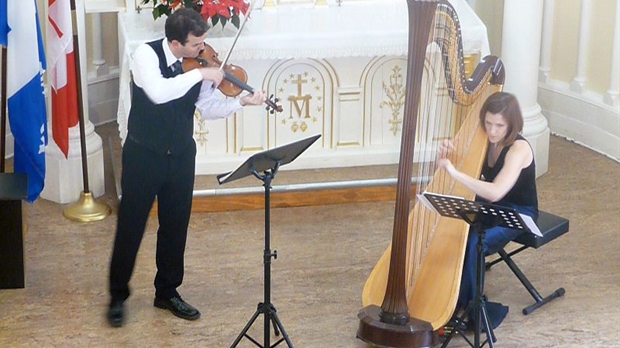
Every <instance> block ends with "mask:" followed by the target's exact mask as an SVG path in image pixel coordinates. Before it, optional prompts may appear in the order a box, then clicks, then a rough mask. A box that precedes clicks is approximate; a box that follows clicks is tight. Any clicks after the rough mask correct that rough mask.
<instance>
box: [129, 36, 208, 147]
mask: <svg viewBox="0 0 620 348" xmlns="http://www.w3.org/2000/svg"><path fill="white" fill-rule="evenodd" d="M164 44H165V43H164ZM148 45H149V46H151V47H152V48H153V50H154V51H155V53H156V54H157V57H158V58H159V69H160V70H161V73H162V75H163V76H164V77H166V78H170V77H173V76H174V75H176V74H175V73H173V72H172V70H171V69H170V68H168V66H167V64H166V55H165V54H164V49H163V47H162V42H161V40H157V41H152V42H149V43H148ZM136 64H140V62H136ZM200 85H201V83H200V82H199V83H197V84H196V85H195V86H193V87H192V88H191V89H190V90H189V91H188V92H187V93H186V94H185V95H184V96H182V97H181V98H178V99H175V100H171V101H169V102H166V103H163V104H155V103H153V102H152V101H151V99H150V98H149V97H148V96H147V95H146V93H145V92H144V90H143V89H142V88H140V87H138V86H137V85H136V84H135V83H132V84H131V93H132V97H131V110H130V111H129V120H128V122H127V132H128V133H127V138H129V139H131V140H132V141H134V142H136V143H138V144H140V145H142V146H144V147H147V148H148V149H150V150H153V151H154V152H157V153H161V154H171V155H177V154H180V153H182V152H183V151H184V150H186V148H187V147H188V146H190V145H192V144H194V139H193V137H192V136H193V132H194V112H195V111H196V106H195V103H196V100H198V95H199V94H200Z"/></svg>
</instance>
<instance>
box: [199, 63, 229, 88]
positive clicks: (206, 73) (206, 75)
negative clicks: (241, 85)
mask: <svg viewBox="0 0 620 348" xmlns="http://www.w3.org/2000/svg"><path fill="white" fill-rule="evenodd" d="M199 70H200V73H201V74H202V79H203V80H207V81H211V82H213V86H214V87H217V86H219V85H220V83H222V80H223V79H224V72H223V71H221V70H220V69H218V68H200V69H199Z"/></svg>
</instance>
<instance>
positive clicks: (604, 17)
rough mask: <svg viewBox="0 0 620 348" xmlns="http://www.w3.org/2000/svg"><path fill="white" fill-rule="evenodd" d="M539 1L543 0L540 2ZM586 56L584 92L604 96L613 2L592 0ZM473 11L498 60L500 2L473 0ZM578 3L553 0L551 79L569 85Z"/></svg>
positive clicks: (575, 51) (575, 46)
mask: <svg viewBox="0 0 620 348" xmlns="http://www.w3.org/2000/svg"><path fill="white" fill-rule="evenodd" d="M540 1H542V0H540ZM591 4H592V21H591V22H590V23H589V30H590V36H589V45H588V47H587V48H586V50H587V54H586V59H587V69H586V70H587V71H586V80H587V89H588V90H591V91H592V92H595V93H598V94H604V93H605V92H606V91H607V89H609V74H610V73H611V71H610V70H611V48H612V46H611V38H612V37H613V29H614V15H615V13H616V1H614V0H591ZM475 11H476V13H477V14H478V16H479V17H480V18H481V19H482V21H483V22H484V23H485V24H486V26H487V31H488V35H489V44H490V46H491V54H494V55H498V56H500V57H501V42H502V35H501V34H502V24H503V20H502V18H503V0H476V1H475ZM580 12H581V0H555V6H554V13H553V37H552V55H551V78H552V79H554V80H558V81H562V82H566V83H570V82H571V81H572V79H573V78H574V77H575V75H576V72H577V56H578V45H579V25H580V24H579V23H580Z"/></svg>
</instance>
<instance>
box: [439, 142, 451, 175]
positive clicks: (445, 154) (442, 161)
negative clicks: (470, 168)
mask: <svg viewBox="0 0 620 348" xmlns="http://www.w3.org/2000/svg"><path fill="white" fill-rule="evenodd" d="M455 151H456V148H455V147H454V142H453V141H452V140H450V139H445V140H443V141H442V142H441V143H440V144H439V151H438V153H437V160H436V161H437V166H438V167H439V168H443V169H444V170H445V171H446V172H447V173H448V174H450V175H451V176H452V175H453V173H454V172H455V171H456V168H454V165H452V161H450V159H449V157H450V155H452V154H453V153H454V152H455Z"/></svg>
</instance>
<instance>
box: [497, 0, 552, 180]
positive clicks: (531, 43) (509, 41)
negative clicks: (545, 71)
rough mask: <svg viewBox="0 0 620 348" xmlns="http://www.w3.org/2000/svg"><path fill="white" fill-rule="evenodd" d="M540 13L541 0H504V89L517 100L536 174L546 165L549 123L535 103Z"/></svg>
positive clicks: (546, 167) (545, 167)
mask: <svg viewBox="0 0 620 348" xmlns="http://www.w3.org/2000/svg"><path fill="white" fill-rule="evenodd" d="M542 14H543V0H528V1H522V0H506V1H504V25H503V32H502V54H501V58H502V60H503V61H504V64H505V67H506V83H505V85H504V91H506V92H509V93H513V94H515V95H516V96H517V98H518V99H519V103H520V105H521V111H522V113H523V119H524V123H525V124H524V127H523V135H524V136H525V137H526V138H527V139H528V141H529V142H530V144H531V145H532V148H533V149H534V155H535V158H536V174H537V176H539V175H541V174H544V173H545V172H547V169H548V167H549V126H548V123H547V119H546V118H545V117H544V116H543V115H542V114H541V108H540V105H538V102H537V97H538V64H539V57H540V42H541V32H542Z"/></svg>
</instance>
